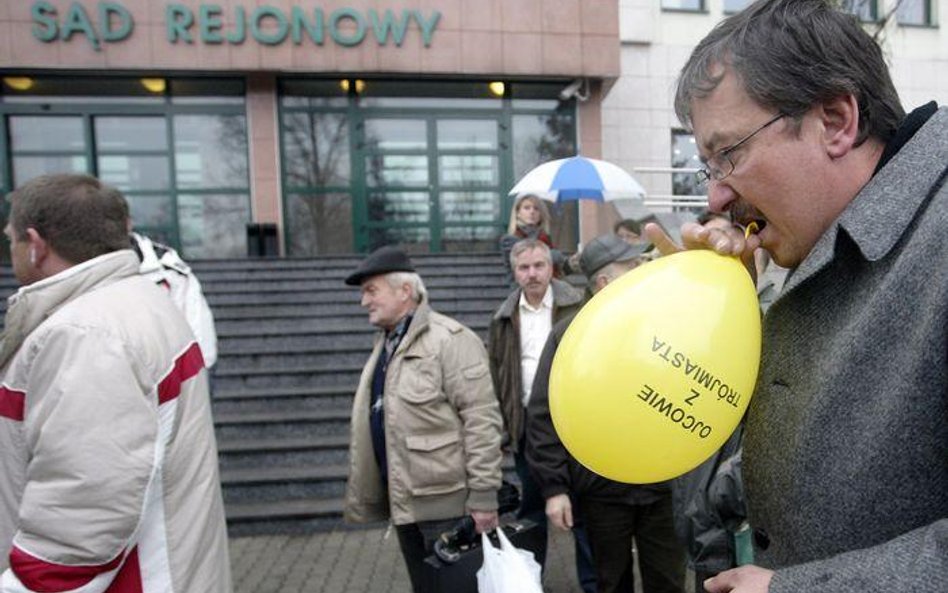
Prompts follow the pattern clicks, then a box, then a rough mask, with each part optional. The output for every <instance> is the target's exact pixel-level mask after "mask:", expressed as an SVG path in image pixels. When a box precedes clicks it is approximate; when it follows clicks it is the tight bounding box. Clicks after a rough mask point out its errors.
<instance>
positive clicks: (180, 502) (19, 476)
mask: <svg viewBox="0 0 948 593" xmlns="http://www.w3.org/2000/svg"><path fill="white" fill-rule="evenodd" d="M9 199H10V204H11V210H10V221H9V222H8V223H7V226H6V230H5V232H6V235H7V237H8V238H9V240H10V254H11V259H12V263H13V272H14V275H15V276H16V278H17V281H18V282H19V283H20V284H21V288H20V289H19V290H18V291H17V292H16V293H15V294H14V295H13V296H11V297H10V299H9V306H8V308H7V315H6V321H5V330H4V333H3V339H2V342H0V374H2V377H3V383H2V386H0V475H2V476H3V479H2V480H0V571H2V576H0V590H2V591H4V592H6V591H10V592H13V591H17V592H30V591H36V592H38V591H66V590H69V591H73V590H75V591H79V590H82V591H118V590H122V591H126V590H127V591H131V590H142V583H147V584H148V587H149V588H150V589H149V590H151V588H153V589H154V590H161V591H170V590H172V589H174V590H180V591H205V592H217V593H228V592H229V591H230V590H231V580H230V566H229V561H228V548H227V532H226V529H225V525H224V507H223V502H222V498H221V490H220V479H219V477H218V469H217V467H218V466H217V464H218V461H217V447H216V444H215V439H214V428H213V424H212V422H211V411H210V397H209V394H208V386H207V371H206V370H205V366H204V359H203V356H202V354H201V349H200V346H199V345H198V343H197V342H195V340H194V337H193V335H192V334H191V330H190V328H189V327H188V324H187V322H186V321H185V319H184V317H183V316H182V315H181V313H180V312H179V311H178V310H177V309H176V308H175V307H174V305H173V304H172V303H171V301H170V300H169V299H168V297H167V296H166V295H165V294H164V293H163V292H162V291H161V290H159V289H158V288H157V287H156V286H155V285H154V284H152V283H151V282H149V281H148V280H146V279H145V278H142V277H141V276H140V275H139V273H138V267H139V262H138V258H137V257H136V256H135V254H134V253H133V252H132V251H131V249H129V244H128V231H127V228H126V213H127V205H126V203H125V199H124V197H123V196H122V194H121V193H119V192H118V190H115V189H113V188H111V187H108V186H106V185H103V184H102V183H101V182H99V180H97V179H95V178H93V177H89V176H86V175H47V176H42V177H38V178H36V179H34V180H32V181H30V182H28V183H26V184H24V185H23V186H21V187H19V188H18V189H17V190H16V191H14V192H13V193H11V194H10V196H9Z"/></svg>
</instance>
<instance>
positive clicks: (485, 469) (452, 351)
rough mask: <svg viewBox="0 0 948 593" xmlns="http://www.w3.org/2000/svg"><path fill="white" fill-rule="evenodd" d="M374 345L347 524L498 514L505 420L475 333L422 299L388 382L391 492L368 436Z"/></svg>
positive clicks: (352, 457) (356, 416) (359, 406)
mask: <svg viewBox="0 0 948 593" xmlns="http://www.w3.org/2000/svg"><path fill="white" fill-rule="evenodd" d="M383 342H384V340H383V335H382V333H381V332H379V335H378V336H377V337H376V340H375V347H374V348H373V350H372V354H371V356H369V361H368V362H367V363H366V365H365V368H364V369H363V370H362V378H361V380H360V381H359V387H358V390H357V391H356V395H355V401H354V402H353V411H352V438H351V441H350V449H349V482H348V485H347V492H346V520H348V521H352V522H367V521H378V520H382V519H386V518H389V517H390V518H391V519H392V522H393V523H395V524H396V525H403V524H406V523H415V522H418V521H428V520H436V519H448V518H451V517H458V516H461V515H463V514H464V513H465V511H466V509H473V510H481V511H488V510H494V509H496V508H497V489H498V488H499V487H500V479H501V477H500V474H501V471H500V465H501V452H500V436H501V417H500V409H499V407H498V404H497V398H496V397H494V390H493V388H492V386H491V380H490V373H489V371H488V368H487V352H486V351H485V350H484V345H483V343H482V342H481V340H480V338H478V337H477V335H476V334H475V333H474V332H472V331H471V330H469V329H468V328H466V327H464V326H463V325H461V324H460V323H458V322H457V321H455V320H453V319H451V318H449V317H445V316H444V315H441V314H439V313H436V312H434V311H432V310H431V308H430V307H429V306H428V304H427V303H422V304H421V305H420V306H419V307H418V309H417V310H416V311H415V315H414V318H413V319H412V322H411V325H410V326H409V328H408V332H407V333H406V334H405V337H404V338H403V339H402V342H401V344H399V347H398V349H397V350H396V351H395V353H394V354H393V355H392V360H391V361H390V362H389V366H388V372H387V373H386V376H385V391H384V396H383V397H384V399H383V405H384V409H385V443H386V451H387V455H388V466H389V467H388V469H389V475H388V496H387V497H386V489H385V485H384V484H383V480H382V476H381V475H380V472H379V467H378V464H377V463H376V460H375V454H374V452H373V450H372V438H371V435H370V432H369V404H370V402H371V399H372V393H371V392H372V375H373V373H374V371H375V365H376V362H377V361H378V358H379V354H380V352H381V351H382V346H383Z"/></svg>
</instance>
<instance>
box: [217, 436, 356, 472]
mask: <svg viewBox="0 0 948 593" xmlns="http://www.w3.org/2000/svg"><path fill="white" fill-rule="evenodd" d="M217 449H218V453H219V455H220V466H221V469H222V470H231V469H246V468H256V467H278V466H303V465H307V464H312V463H320V464H330V465H345V464H346V463H347V459H348V451H349V435H348V434H339V435H327V436H321V437H315V436H305V437H296V438H285V437H270V438H257V439H231V440H226V441H220V442H219V443H218V444H217Z"/></svg>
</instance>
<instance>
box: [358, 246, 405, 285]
mask: <svg viewBox="0 0 948 593" xmlns="http://www.w3.org/2000/svg"><path fill="white" fill-rule="evenodd" d="M414 271H415V266H413V265H411V260H410V259H408V256H407V255H406V254H405V252H404V251H402V250H401V249H399V248H398V247H392V246H391V245H386V246H385V247H379V248H378V249H376V250H375V251H373V252H372V253H370V254H369V255H368V257H366V258H365V259H364V260H362V263H361V264H359V267H358V268H356V271H355V272H353V273H351V274H349V275H348V276H347V277H346V284H348V285H349V286H359V285H360V284H362V281H363V280H365V279H366V278H370V277H372V276H378V275H379V274H388V273H389V272H414Z"/></svg>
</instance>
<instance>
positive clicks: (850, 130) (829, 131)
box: [819, 95, 859, 159]
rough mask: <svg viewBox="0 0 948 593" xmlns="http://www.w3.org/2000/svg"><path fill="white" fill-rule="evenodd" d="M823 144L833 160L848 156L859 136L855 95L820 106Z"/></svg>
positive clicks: (828, 101)
mask: <svg viewBox="0 0 948 593" xmlns="http://www.w3.org/2000/svg"><path fill="white" fill-rule="evenodd" d="M819 114H820V120H821V122H822V123H823V142H824V144H825V146H826V152H827V154H828V155H829V157H830V158H832V159H838V158H841V157H844V156H846V155H847V154H848V153H849V151H851V150H852V149H853V148H855V145H856V138H857V137H858V136H859V104H858V103H857V102H856V97H855V96H853V95H843V96H840V97H836V98H834V99H829V100H827V101H823V102H822V103H821V104H820V111H819Z"/></svg>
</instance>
